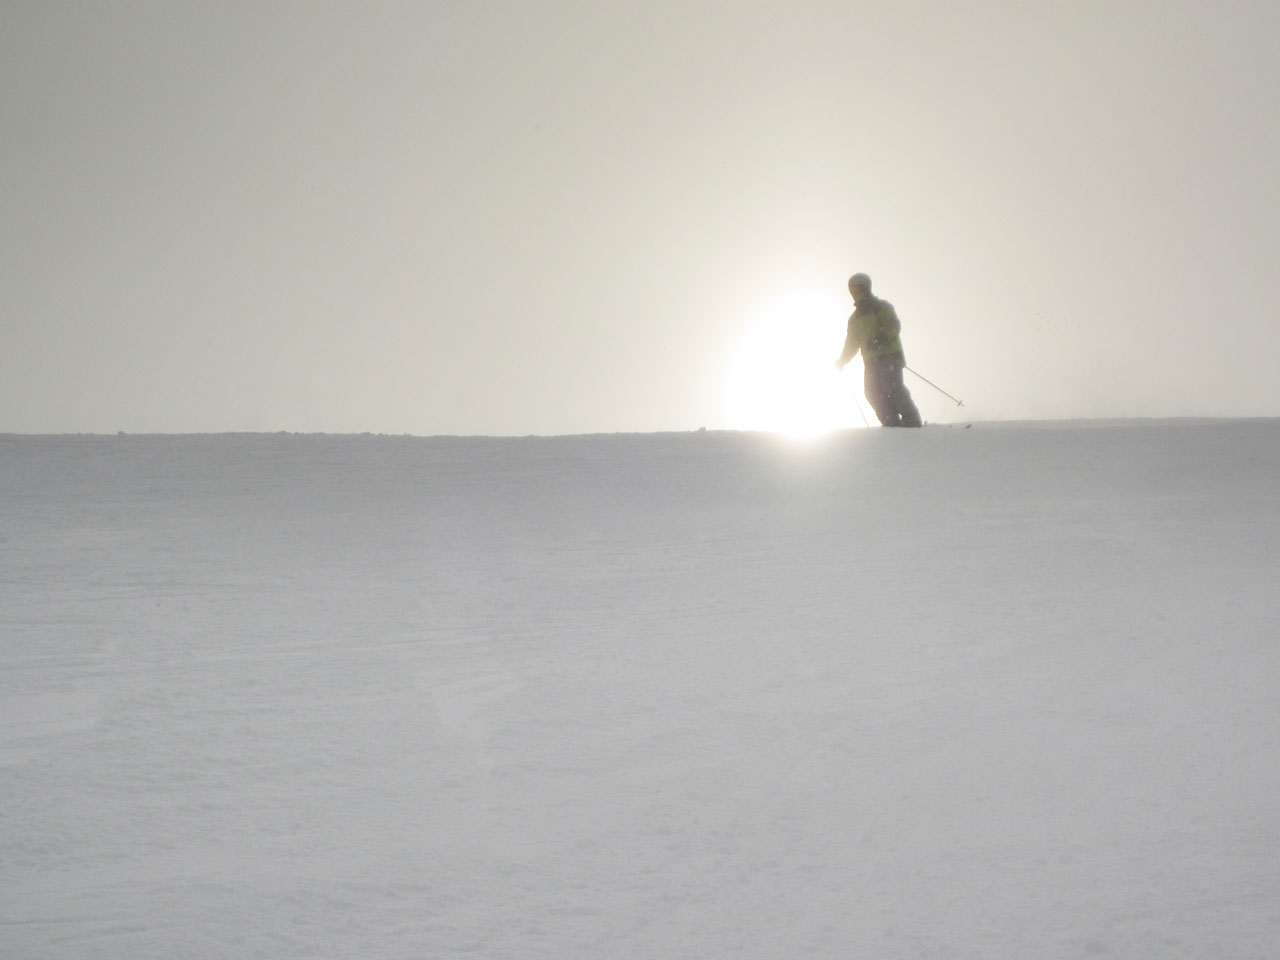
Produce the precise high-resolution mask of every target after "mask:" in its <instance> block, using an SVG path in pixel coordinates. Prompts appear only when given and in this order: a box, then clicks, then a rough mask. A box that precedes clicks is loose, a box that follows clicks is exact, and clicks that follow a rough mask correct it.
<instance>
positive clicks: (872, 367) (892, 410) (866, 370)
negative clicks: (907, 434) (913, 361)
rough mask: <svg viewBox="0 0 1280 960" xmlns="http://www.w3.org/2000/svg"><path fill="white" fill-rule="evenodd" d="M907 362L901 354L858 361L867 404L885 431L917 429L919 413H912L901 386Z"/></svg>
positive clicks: (911, 402)
mask: <svg viewBox="0 0 1280 960" xmlns="http://www.w3.org/2000/svg"><path fill="white" fill-rule="evenodd" d="M906 365H907V360H906V357H904V356H903V355H902V354H900V353H898V354H891V355H890V356H887V357H868V356H866V355H865V354H864V355H863V357H862V369H863V386H864V387H865V389H866V393H867V401H868V402H869V403H870V404H871V407H872V409H873V410H875V412H876V416H877V417H879V418H880V423H881V424H882V425H883V426H886V427H918V426H920V422H921V421H920V411H919V410H917V409H916V405H915V403H914V402H913V401H912V399H911V394H910V392H909V391H908V390H907V387H906V384H904V383H903V382H902V371H903V370H904V369H905V368H906Z"/></svg>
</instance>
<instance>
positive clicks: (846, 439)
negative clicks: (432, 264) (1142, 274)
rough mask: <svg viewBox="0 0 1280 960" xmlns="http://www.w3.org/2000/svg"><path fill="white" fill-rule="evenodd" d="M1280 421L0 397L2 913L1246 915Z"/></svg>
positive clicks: (131, 929)
mask: <svg viewBox="0 0 1280 960" xmlns="http://www.w3.org/2000/svg"><path fill="white" fill-rule="evenodd" d="M1278 481H1280V421H1276V420H1259V421H1227V422H1137V423H1095V424H1014V425H1008V424H1005V425H987V424H975V425H974V426H973V428H972V429H963V428H961V427H934V428H927V429H925V430H922V431H889V430H867V431H861V430H859V431H852V432H848V433H844V434H840V435H837V436H833V437H829V438H826V439H824V440H823V441H820V442H816V443H812V444H807V445H806V444H795V443H789V442H786V441H783V440H780V439H777V438H773V437H768V436H763V435H753V434H735V433H715V432H712V433H690V434H665V435H632V436H586V437H564V438H525V439H514V438H508V439H493V438H476V439H463V438H434V439H421V438H409V437H401V438H388V437H331V436H285V435H278V436H277V435H272V436H201V437H176V436H174V437H12V436H11V437H0V511H2V513H0V521H2V522H0V591H2V592H0V723H2V726H0V956H3V957H5V958H7V960H34V958H75V960H95V958H121V960H125V958H128V960H138V958H166V960H168V958H180V957H181V958H185V957H192V958H249V957H263V958H273V960H274V958H294V957H299V958H301V957H306V958H318V957H323V958H370V960H380V958H516V960H524V958H547V960H570V958H627V960H633V958H655V960H656V958H792V957H821V958H858V957H874V958H899V957H901V958H947V960H955V958H968V957H973V958H1004V957H1018V958H1037V960H1050V958H1058V957H1062V958H1066V957H1091V956H1114V957H1124V958H1177V957H1188V958H1190V957H1195V958H1234V960H1239V958H1264V957H1274V956H1276V955H1277V950H1278V949H1280V948H1278V947H1277V944H1278V943H1280V853H1277V851H1280V802H1278V798H1280V686H1278V681H1280V644H1278V643H1277V641H1278V640H1280V626H1278V624H1280V590H1278V589H1277V583H1280V482H1278Z"/></svg>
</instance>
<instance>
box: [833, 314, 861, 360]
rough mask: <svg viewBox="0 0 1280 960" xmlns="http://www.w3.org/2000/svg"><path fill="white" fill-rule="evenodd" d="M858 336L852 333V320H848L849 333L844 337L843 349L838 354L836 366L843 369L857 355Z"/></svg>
mask: <svg viewBox="0 0 1280 960" xmlns="http://www.w3.org/2000/svg"><path fill="white" fill-rule="evenodd" d="M858 347H859V343H858V338H857V337H855V336H854V335H853V320H852V319H851V320H850V321H849V333H848V334H847V335H846V336H845V338H844V350H843V352H841V354H840V359H839V360H837V361H836V366H837V367H839V368H841V369H843V368H844V365H845V364H846V363H848V362H849V361H850V360H852V359H853V358H854V357H856V356H857V355H858Z"/></svg>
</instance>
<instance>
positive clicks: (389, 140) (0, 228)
mask: <svg viewBox="0 0 1280 960" xmlns="http://www.w3.org/2000/svg"><path fill="white" fill-rule="evenodd" d="M1277 91H1280V4H1276V3H1274V2H1271V0H1266V2H1262V0H1259V2H1254V3H1239V2H1235V3H1233V2H1225V3H1224V2H1217V3H1208V2H1206V3H1187V2H1178V0H1161V2H1138V0H1107V2H1096V3H1095V2H1038V0H1020V2H1011V3H962V2H960V3H958V2H953V0H940V2H928V3H926V2H914V3H913V2H906V3H893V4H888V3H856V2H854V3H851V2H835V0H817V2H809V3H804V2H795V0H786V2H781V0H780V2H777V3H741V2H707V0H683V2H670V3H663V2H659V3H640V2H634V3H618V2H605V0H599V2H594V3H567V2H559V0H556V2H535V0H525V2H502V3H485V2H476V0H468V2H463V0H435V2H425V0H424V2H401V3H389V2H380V0H372V2H370V0H359V2H356V0H352V2H312V0H307V2H296V0H274V2H262V0H253V2H249V3H239V2H228V0H219V2H208V3H206V2H187V0H167V2H158V0H149V2H119V0H92V2H60V0H38V2H31V3H28V2H15V0H0V112H2V113H0V119H2V124H0V130H2V131H3V132H2V138H3V139H2V140H0V244H2V247H0V297H2V298H3V300H2V301H0V311H2V312H0V431H16V432H65V431H93V432H114V431H116V430H125V431H130V432H133V431H138V432H142V431H163V432H177V431H193V432H194V431H222V430H307V431H311V430H322V431H335V432H336V431H364V430H369V431H378V432H411V433H427V434H431V433H491V434H523V433H574V432H584V431H630V430H643V431H649V430H684V429H691V428H697V427H700V426H706V427H709V428H711V427H720V426H726V425H744V424H741V423H737V424H731V420H732V417H731V416H730V414H729V412H728V411H727V409H726V383H727V382H728V379H729V378H730V371H731V367H732V365H733V364H734V363H735V360H734V358H735V356H739V350H740V347H741V345H742V344H743V343H744V342H745V340H746V339H748V338H749V336H750V335H751V331H752V330H753V329H758V327H759V325H760V324H762V323H773V324H775V325H776V324H778V323H780V322H785V317H784V318H783V320H781V321H780V320H779V316H780V314H786V312H787V310H788V309H790V308H789V307H787V305H788V304H792V305H794V304H798V303H799V304H808V306H805V307H803V309H804V310H807V311H808V312H809V315H807V316H804V317H796V318H795V323H796V324H797V327H799V326H803V325H805V324H808V325H809V326H810V327H812V326H813V325H814V324H818V325H819V326H820V327H821V328H822V329H823V330H825V328H826V326H827V325H829V328H830V337H829V341H830V342H829V346H828V345H826V344H825V343H824V344H823V345H822V350H821V352H820V355H818V356H817V360H816V361H815V366H814V373H813V377H814V378H815V382H816V381H817V380H819V379H821V378H826V380H830V379H831V378H835V377H836V376H837V375H836V374H835V372H834V370H833V369H832V368H831V364H832V363H833V361H834V359H835V357H836V356H837V355H838V354H839V352H840V347H841V345H842V342H843V337H844V323H845V317H846V314H847V308H848V301H847V295H846V294H845V292H844V284H845V280H846V278H847V277H848V275H849V274H850V273H852V272H853V271H855V270H863V271H867V272H868V273H870V274H871V276H872V277H873V278H874V280H875V290H876V292H877V293H878V294H880V295H881V296H884V297H886V298H887V299H889V300H891V301H893V302H894V304H895V305H896V306H897V308H898V312H899V314H900V316H901V317H902V320H903V323H904V331H903V338H904V342H905V344H906V349H907V357H908V362H909V363H910V364H911V365H912V366H913V367H914V368H916V369H917V370H919V371H920V372H922V373H924V374H925V375H927V376H929V377H930V378H931V379H933V380H935V381H936V382H938V383H939V384H940V385H942V386H944V387H945V388H946V389H947V390H949V391H950V392H952V393H954V394H956V395H958V396H960V397H962V398H964V399H965V401H966V410H965V411H961V413H963V414H964V415H966V416H969V417H973V418H1018V419H1022V418H1041V417H1053V418H1056V417H1097V416H1178V415H1230V416H1248V415H1268V416H1275V415H1280V375H1278V373H1277V364H1278V363H1280V334H1278V333H1277V324H1280V292H1278V291H1280V279H1278V276H1280V275H1278V273H1277V266H1276V264H1277V258H1278V255H1280V119H1278V118H1280V111H1278V110H1277ZM822 297H827V298H828V300H829V306H827V307H821V308H818V307H813V306H812V304H813V303H814V302H817V301H820V300H821V298H822ZM806 298H807V299H806ZM815 298H816V299H815ZM780 305H781V306H780ZM796 309H800V308H796ZM814 311H817V314H818V315H817V316H814V315H813V314H814ZM855 366H856V365H855ZM753 375H754V376H757V378H759V379H760V385H759V389H761V390H763V389H765V387H766V385H765V384H764V381H763V378H765V377H766V376H767V371H765V372H757V373H756V374H753ZM824 382H825V381H824ZM837 382H838V383H839V384H841V388H842V389H847V390H848V396H849V397H850V401H849V402H850V406H849V408H848V410H847V411H846V412H848V411H852V410H854V409H855V408H853V407H852V397H853V396H854V395H855V394H856V393H858V392H860V384H859V383H858V377H857V375H856V373H855V372H854V371H853V370H851V371H849V372H846V373H845V374H844V375H843V379H840V380H838V381H837ZM913 389H914V392H915V395H916V397H917V399H918V400H919V402H920V406H921V409H922V412H923V413H924V415H925V417H926V418H927V419H948V418H951V417H953V416H954V415H955V414H956V410H955V408H954V407H952V406H951V405H950V404H948V403H947V401H945V400H944V399H942V398H940V397H938V396H937V395H936V394H934V393H933V392H932V391H931V390H930V389H929V388H928V387H925V386H924V385H922V384H919V383H918V382H916V383H915V384H914V386H913Z"/></svg>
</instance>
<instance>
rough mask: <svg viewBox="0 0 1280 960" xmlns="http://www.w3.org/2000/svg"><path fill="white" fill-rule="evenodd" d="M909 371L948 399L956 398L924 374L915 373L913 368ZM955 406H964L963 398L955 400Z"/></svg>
mask: <svg viewBox="0 0 1280 960" xmlns="http://www.w3.org/2000/svg"><path fill="white" fill-rule="evenodd" d="M903 366H904V367H905V368H906V369H907V370H911V368H910V367H908V366H906V364H903ZM911 372H912V373H915V374H916V376H917V377H919V378H920V379H921V380H923V381H924V382H925V383H927V384H928V385H929V386H931V387H933V389H935V390H937V391H938V392H939V393H940V394H942V395H943V396H944V397H946V398H947V399H948V400H956V398H955V397H953V396H951V394H949V393H947V391H945V390H943V389H942V388H941V387H940V386H938V385H937V384H936V383H934V382H933V381H932V380H930V379H929V378H928V377H926V376H924V375H923V374H920V373H916V371H914V370H911ZM956 406H957V407H963V406H964V401H963V400H956Z"/></svg>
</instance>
